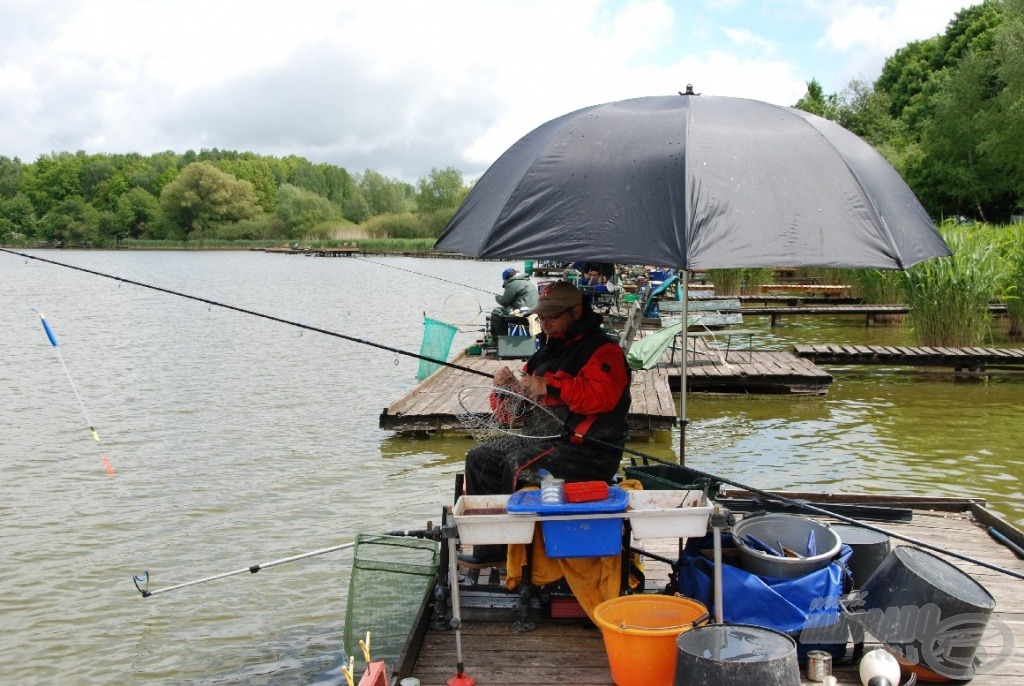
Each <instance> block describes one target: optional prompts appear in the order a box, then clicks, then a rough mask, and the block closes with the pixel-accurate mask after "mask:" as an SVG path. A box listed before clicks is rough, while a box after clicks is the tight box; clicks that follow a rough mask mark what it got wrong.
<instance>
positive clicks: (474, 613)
mask: <svg viewBox="0 0 1024 686" xmlns="http://www.w3.org/2000/svg"><path fill="white" fill-rule="evenodd" d="M743 495H744V492H742V491H723V492H722V493H721V495H720V497H721V498H729V497H742V496H743ZM786 495H787V496H789V497H792V498H799V499H803V500H807V501H810V502H817V503H821V506H822V507H827V506H828V504H830V503H835V502H843V503H861V504H871V505H883V506H889V507H905V508H912V513H913V516H912V520H911V521H909V522H886V523H885V524H884V525H881V528H883V529H885V530H887V531H890V532H892V533H898V534H902V535H904V536H908V537H911V538H913V539H916V540H919V541H921V542H923V543H926V544H928V545H931V546H936V547H938V548H941V549H943V550H946V551H950V552H955V553H958V554H962V555H966V556H969V557H971V558H973V559H978V560H981V561H983V562H985V563H987V564H992V565H996V566H998V567H1002V568H1004V569H1009V570H1011V571H1014V572H1016V573H1024V560H1021V559H1019V558H1017V557H1016V556H1015V555H1014V554H1013V553H1012V552H1011V551H1010V549H1009V548H1007V547H1005V546H1004V545H1002V544H1000V543H999V542H997V541H996V540H994V538H992V537H991V536H990V535H989V534H988V533H986V531H987V530H988V528H989V527H993V528H995V529H996V531H997V532H999V533H1000V534H1002V535H1003V536H1005V537H1006V538H1008V539H1010V540H1011V541H1012V542H1013V543H1015V544H1016V545H1018V546H1024V534H1022V533H1021V532H1020V531H1019V530H1018V529H1016V528H1015V527H1013V526H1012V525H1010V524H1008V523H1007V522H1005V521H1004V520H1002V519H999V518H997V517H996V516H995V515H993V514H992V513H991V512H989V511H988V510H987V509H986V508H985V507H984V501H980V500H976V499H961V498H931V497H914V496H885V495H855V494H831V493H800V494H786ZM823 521H828V519H827V518H825V519H823ZM638 543H639V544H642V545H640V546H639V547H640V548H642V549H643V550H645V551H647V552H648V553H650V554H652V555H657V556H659V557H662V558H663V560H675V559H676V558H678V552H679V543H680V541H679V540H677V539H656V540H653V541H652V540H649V539H647V540H644V541H640V542H638ZM891 543H892V545H893V546H894V547H895V546H897V545H904V543H903V542H902V541H900V540H897V539H895V538H893V539H892V541H891ZM939 557H942V558H944V559H947V560H948V561H949V562H951V563H952V564H953V565H954V566H956V567H958V568H960V569H961V570H963V571H964V572H966V573H967V574H969V575H970V576H971V577H972V578H974V579H975V580H976V581H977V582H978V583H980V584H981V585H982V586H984V587H985V589H986V590H987V591H988V592H989V593H990V594H991V595H992V596H993V597H994V598H995V600H996V607H995V611H994V613H993V614H992V615H991V617H990V618H989V620H988V629H987V631H986V633H985V635H984V637H983V638H982V642H981V645H980V647H979V650H978V655H977V656H978V657H979V659H981V660H983V661H982V663H981V664H980V665H979V666H978V667H977V673H976V674H975V676H974V679H973V680H972V681H971V684H972V686H1003V684H1011V683H1019V680H1020V679H1021V674H1024V650H1021V649H1020V646H1022V645H1024V593H1021V592H1020V589H1021V581H1020V580H1019V579H1016V578H1013V577H1011V576H1008V575H1006V574H1003V573H1000V572H998V571H995V570H991V569H989V568H986V567H983V566H981V565H977V564H973V563H969V562H964V561H961V560H959V559H956V558H952V557H949V556H946V555H939ZM644 564H645V570H644V571H645V575H646V589H645V590H646V592H651V593H657V592H659V591H660V590H661V589H663V588H665V586H666V584H667V582H668V572H669V570H670V567H669V565H668V564H667V563H665V562H664V561H659V560H657V559H654V558H651V557H648V558H647V559H646V560H645V561H644ZM497 581H498V583H496V584H492V583H491V582H488V583H487V584H486V585H479V586H470V585H468V583H469V582H468V580H467V582H466V583H465V584H460V595H461V598H462V602H461V603H460V608H461V610H462V612H461V614H462V619H463V622H462V625H461V629H460V633H461V649H462V657H463V662H464V665H465V673H466V674H467V675H468V676H471V677H472V678H474V679H475V680H476V683H477V684H480V685H481V686H522V684H531V685H538V686H548V685H550V686H555V685H564V684H574V685H576V686H614V682H613V681H612V677H611V671H610V667H609V663H608V658H607V656H606V652H605V647H604V642H603V639H602V636H601V633H600V631H599V630H598V629H597V628H596V627H595V626H594V625H593V624H592V623H591V622H590V621H589V620H587V619H586V618H569V617H561V618H557V617H554V618H553V617H551V616H550V613H547V612H545V611H544V609H543V608H544V606H543V605H541V604H540V602H539V600H536V599H535V601H534V602H533V603H531V606H530V607H531V609H530V614H529V621H530V622H531V623H532V624H533V625H534V628H533V629H532V630H529V631H525V632H517V631H516V629H522V628H524V627H523V625H521V624H520V625H516V624H515V623H514V620H515V619H516V615H515V613H514V611H512V610H510V609H509V608H512V607H515V602H516V600H517V599H518V592H510V591H506V590H504V586H503V585H502V584H501V582H503V581H504V579H503V578H500V579H498V580H497ZM503 596H504V597H505V598H511V601H510V602H505V603H502V602H501V599H502V597H503ZM433 600H434V595H433V594H430V593H428V594H427V597H426V599H425V601H424V604H423V606H422V607H421V611H420V613H419V618H418V621H417V624H416V626H414V627H410V633H409V638H408V641H407V643H406V647H405V649H404V650H403V652H402V654H401V656H400V657H399V659H398V663H397V665H396V668H395V674H394V682H397V681H398V680H400V679H403V678H406V677H408V676H414V677H416V678H417V679H419V683H420V684H421V686H445V684H446V682H447V681H448V679H450V678H452V677H453V676H455V674H456V671H455V666H456V645H455V641H456V635H455V632H454V631H452V630H451V629H450V628H448V625H447V624H446V623H443V622H439V621H435V622H431V621H430V620H431V619H432V617H433V614H432V613H433V612H434V610H435V608H434V607H432V605H431V604H432V602H433ZM724 603H725V604H726V605H728V603H729V596H728V595H726V596H725V598H724ZM437 609H440V608H437ZM445 612H446V615H448V616H450V613H451V608H450V602H449V603H448V605H447V607H445ZM866 638H867V640H866V641H865V650H871V649H873V648H877V647H880V644H879V643H878V642H877V640H875V639H874V637H872V636H870V635H868V636H867V637H866ZM849 653H850V647H849V646H848V651H847V654H849ZM857 669H858V666H857V664H856V663H853V662H846V663H844V661H843V660H842V659H837V660H834V661H833V669H832V673H833V675H835V676H836V677H837V680H838V683H839V684H840V685H841V686H860V683H861V682H860V678H859V676H858V672H857ZM801 677H802V684H806V685H809V686H813V684H815V683H820V682H812V681H810V680H808V679H807V675H806V670H801ZM904 678H906V676H904Z"/></svg>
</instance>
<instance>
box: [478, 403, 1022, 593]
mask: <svg viewBox="0 0 1024 686" xmlns="http://www.w3.org/2000/svg"><path fill="white" fill-rule="evenodd" d="M492 394H493V395H494V397H495V400H494V401H492V406H497V407H498V408H499V409H500V407H502V406H503V405H504V404H505V402H508V403H509V404H515V405H521V404H524V403H529V404H530V405H531V406H532V407H531V409H530V412H529V414H530V415H533V416H537V415H543V419H544V421H543V423H542V424H541V425H542V426H544V427H545V429H544V430H543V431H542V432H541V433H542V434H543V435H538V436H533V435H531V434H530V433H529V432H530V430H531V427H532V426H533V425H534V423H535V422H536V421H537V420H536V419H534V418H531V419H530V420H529V421H522V422H518V423H510V422H506V421H503V420H502V419H501V418H500V416H499V417H498V418H496V419H495V420H494V421H493V422H492V426H493V429H494V430H495V431H497V432H499V433H506V434H514V435H516V436H518V437H519V438H520V439H521V440H551V436H550V435H549V434H550V429H549V428H548V427H549V426H550V424H551V423H553V422H558V423H559V424H560V425H561V427H562V432H561V436H560V437H561V438H563V439H572V438H578V439H581V440H582V441H583V442H584V443H589V444H591V445H594V446H598V447H601V448H609V449H614V450H621V451H622V452H624V453H627V454H629V455H633V456H636V457H640V458H643V459H645V460H653V461H654V462H658V463H660V464H665V465H673V466H679V464H678V463H677V462H670V461H668V460H663V459H661V458H660V457H654V456H653V455H648V454H646V453H642V452H640V451H637V450H632V449H630V448H627V447H625V446H620V445H616V444H614V443H609V442H607V441H602V440H600V439H597V438H591V437H590V436H582V435H580V434H578V433H576V432H575V431H574V430H573V429H571V428H570V427H569V426H568V425H567V424H566V423H565V421H564V420H563V419H561V418H559V417H558V416H557V415H555V414H554V413H553V412H551V410H550V409H549V408H547V407H545V406H543V405H541V404H540V403H537V402H536V401H534V400H531V399H529V398H527V397H525V396H523V395H520V394H519V393H516V392H514V391H511V390H508V389H505V388H501V387H494V388H493V389H492ZM520 411H522V410H520ZM496 414H498V413H496ZM499 440H501V439H499ZM686 468H687V469H688V470H689V471H691V472H692V473H693V474H695V475H697V476H700V477H704V478H706V479H712V480H715V481H720V482H722V483H724V484H728V485H730V486H735V487H736V488H742V489H743V490H745V491H749V492H750V493H753V494H754V495H757V496H760V497H762V498H767V499H768V500H774V501H776V502H780V503H784V504H786V505H790V506H792V507H798V508H800V509H802V510H807V511H808V512H812V513H814V514H817V515H819V516H825V517H831V518H833V519H838V520H839V521H841V522H845V523H847V524H853V525H855V526H860V527H863V528H865V529H868V530H870V531H874V532H876V533H880V534H884V535H886V536H891V537H892V538H896V539H899V540H901V541H906V542H907V543H912V544H914V545H916V546H919V547H921V548H925V549H927V550H931V551H933V552H937V553H941V554H943V555H948V556H950V557H955V558H957V559H958V560H963V561H964V562H970V563H972V564H976V565H979V566H981V567H985V568H987V569H991V570H992V571H996V572H1000V573H1002V574H1006V575H1008V576H1012V577H1014V578H1016V579H1021V580H1024V574H1021V573H1020V572H1015V571H1013V570H1010V569H1006V568H1004V567H1000V566H998V565H994V564H992V563H990V562H985V561H984V560H979V559H976V558H973V557H970V556H968V555H962V554H960V553H957V552H953V551H952V550H948V549H946V548H940V547H938V546H934V545H931V544H930V543H925V542H924V541H921V540H918V539H916V538H913V537H911V536H907V535H905V534H899V533H895V532H892V531H888V530H886V529H883V528H881V527H877V526H874V525H873V524H867V523H865V522H862V521H860V520H857V519H854V518H852V517H846V516H844V515H841V514H837V513H835V512H832V511H830V510H828V509H826V508H823V507H817V506H816V505H812V504H810V503H808V502H804V501H800V500H795V499H793V498H787V497H786V496H784V495H779V494H777V493H771V492H769V491H762V490H760V489H758V488H754V487H753V486H747V485H746V484H742V483H739V482H738V481H731V480H729V479H726V478H724V477H721V476H717V475H715V474H711V473H710V472H704V471H701V470H699V469H694V468H693V467H690V466H689V465H687V467H686Z"/></svg>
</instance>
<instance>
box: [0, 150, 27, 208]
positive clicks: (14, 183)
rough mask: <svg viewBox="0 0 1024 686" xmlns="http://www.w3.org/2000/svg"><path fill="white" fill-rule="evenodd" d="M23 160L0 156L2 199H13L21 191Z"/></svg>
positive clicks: (0, 189) (0, 196)
mask: <svg viewBox="0 0 1024 686" xmlns="http://www.w3.org/2000/svg"><path fill="white" fill-rule="evenodd" d="M21 167H22V164H21V160H19V159H18V158H17V157H15V158H14V159H11V158H10V157H3V156H2V155H0V199H3V198H7V199H10V198H13V197H14V196H15V195H17V194H18V191H20V190H21Z"/></svg>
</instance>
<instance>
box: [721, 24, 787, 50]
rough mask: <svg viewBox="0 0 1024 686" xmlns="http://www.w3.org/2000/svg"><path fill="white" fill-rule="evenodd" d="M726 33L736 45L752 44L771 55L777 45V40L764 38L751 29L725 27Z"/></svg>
mask: <svg viewBox="0 0 1024 686" xmlns="http://www.w3.org/2000/svg"><path fill="white" fill-rule="evenodd" d="M723 31H724V32H725V35H726V36H727V37H728V38H729V40H731V41H732V42H733V43H735V44H736V45H740V46H752V47H754V48H756V49H758V50H760V51H762V52H763V53H764V54H766V55H771V54H772V53H773V52H775V49H776V47H778V46H777V44H776V42H775V41H772V40H768V39H767V38H762V37H761V36H758V35H756V34H754V33H752V32H750V31H747V30H744V29H730V28H726V29H723Z"/></svg>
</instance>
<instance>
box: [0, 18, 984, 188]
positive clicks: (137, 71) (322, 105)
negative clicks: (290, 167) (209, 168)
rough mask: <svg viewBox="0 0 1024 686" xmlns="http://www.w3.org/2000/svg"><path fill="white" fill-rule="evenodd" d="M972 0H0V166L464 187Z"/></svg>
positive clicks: (842, 60)
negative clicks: (661, 104) (633, 110)
mask: <svg viewBox="0 0 1024 686" xmlns="http://www.w3.org/2000/svg"><path fill="white" fill-rule="evenodd" d="M971 4H975V2H971V1H970V0H835V1H833V0H763V1H761V2H754V1H744V0H700V1H696V0H687V1H684V0H635V1H615V2H611V1H600V0H537V1H534V0H475V1H472V0H415V1H414V0H361V1H360V2H353V1H351V0H324V1H320V0H315V1H314V0H290V1H289V2H284V1H282V0H274V1H272V2H270V1H268V2H264V1H263V0H237V1H236V0H152V1H150V0H66V1H53V2H47V1H45V0H39V1H36V0H0V155H5V156H8V157H14V156H17V157H19V158H21V159H22V161H26V162H30V161H33V160H35V159H36V158H38V157H39V155H42V154H47V153H50V152H59V151H71V152H74V151H77V150H85V151H86V152H90V153H92V152H104V153H118V152H139V153H143V154H150V153H153V152H158V151H162V150H173V151H175V152H179V153H180V152H184V151H185V150H188V149H193V150H200V149H203V148H214V147H216V148H221V149H229V150H240V151H253V152H259V153H263V154H270V155H278V156H283V155H289V154H295V155H301V156H304V157H307V158H309V159H310V160H312V161H314V162H329V163H332V164H337V165H340V166H343V167H345V168H346V169H348V170H349V171H352V172H362V171H364V170H366V169H374V170H376V171H378V172H381V173H383V174H385V175H386V176H389V177H395V178H399V179H402V180H405V181H409V182H415V181H416V180H417V179H418V178H420V177H422V176H425V175H426V174H428V173H429V172H430V169H431V168H432V167H438V168H443V167H447V166H454V167H456V168H457V169H460V170H462V172H463V173H464V174H465V175H466V177H467V179H472V178H475V177H476V176H479V175H480V174H481V173H482V172H483V170H484V169H486V168H487V166H488V165H489V164H490V163H491V162H493V161H494V160H495V159H496V158H497V157H498V156H499V155H500V154H501V153H502V151H504V149H505V148H507V147H508V146H509V145H511V144H512V143H514V142H515V141H516V140H517V139H518V138H520V137H521V136H523V135H524V134H526V133H527V132H529V131H530V130H531V129H533V128H535V127H536V126H538V125H540V124H542V123H543V122H545V121H547V120H548V119H551V118H553V117H556V116H558V115H560V114H563V113H565V112H568V111H571V110H575V109H578V108H580V107H585V106H587V105H591V104H596V103H600V102H607V101H611V100H621V99H624V98H631V97H637V96H643V95H663V94H672V93H675V92H677V91H680V90H683V89H684V88H685V86H686V84H688V83H692V84H693V85H694V89H695V90H696V91H698V92H701V93H704V94H708V95H730V96H739V97H749V98H755V99H758V100H767V101H769V102H773V103H777V104H781V105H792V104H793V103H795V102H796V101H797V100H798V99H799V98H800V96H801V95H803V93H804V90H805V82H806V81H808V80H810V79H811V78H817V79H818V81H819V82H821V83H822V85H823V86H824V88H825V90H826V92H833V91H840V90H842V89H843V88H844V87H845V86H846V85H847V84H848V83H849V81H850V80H851V79H854V78H857V79H862V80H866V81H873V80H874V79H875V78H876V77H877V76H878V74H879V71H880V69H881V66H882V63H883V62H884V60H885V58H886V57H888V56H889V55H891V54H892V53H893V52H894V51H895V50H896V49H897V48H899V47H901V46H903V45H905V44H906V43H907V42H909V41H912V40H918V39H921V38H927V37H930V36H933V35H935V34H938V33H941V32H943V31H944V30H945V27H946V24H947V23H948V22H949V21H950V19H952V18H953V15H954V14H955V13H956V12H957V11H958V10H959V9H961V8H962V7H964V6H967V5H971Z"/></svg>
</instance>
